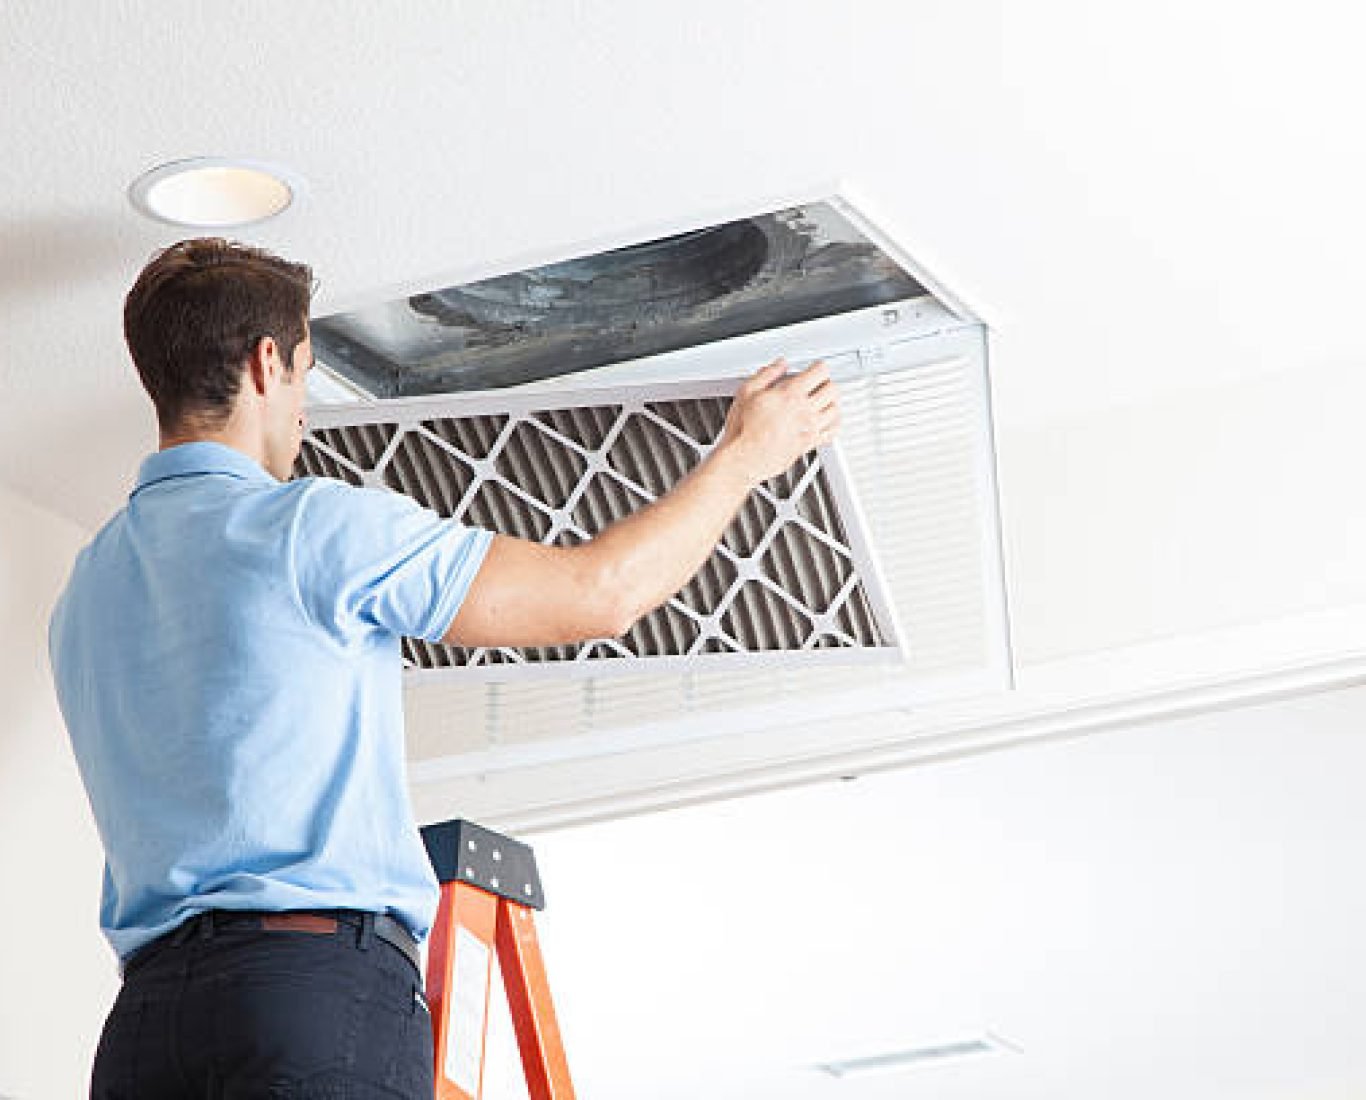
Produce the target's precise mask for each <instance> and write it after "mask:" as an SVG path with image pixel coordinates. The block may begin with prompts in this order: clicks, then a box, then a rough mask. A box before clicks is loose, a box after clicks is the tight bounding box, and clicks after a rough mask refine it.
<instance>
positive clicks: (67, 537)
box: [0, 487, 118, 1100]
mask: <svg viewBox="0 0 1366 1100" xmlns="http://www.w3.org/2000/svg"><path fill="white" fill-rule="evenodd" d="M85 539H86V536H85V533H84V532H83V531H82V530H81V529H80V528H79V527H77V526H76V525H75V524H73V523H71V522H69V521H68V520H65V519H60V518H58V517H57V516H55V515H53V514H52V513H50V512H47V511H45V510H43V509H40V508H37V507H35V506H34V505H32V504H30V503H29V502H28V501H26V500H24V499H23V498H22V497H19V496H18V495H16V494H15V493H13V492H12V491H11V490H9V489H6V488H3V487H0V636H3V637H4V639H5V659H4V660H3V661H0V698H3V699H4V700H5V718H4V720H3V721H2V722H0V883H3V886H2V887H0V990H3V993H4V995H3V996H0V1095H4V1096H14V1097H19V1098H20V1100H46V1098H48V1097H72V1096H80V1095H84V1092H85V1089H86V1082H87V1078H88V1075H89V1068H90V1061H91V1058H92V1057H93V1055H94V1050H95V1044H96V1042H97V1041H98V1038H99V1031H100V1027H101V1025H102V1023H103V1020H104V1014H105V1012H106V1011H107V1009H108V1006H109V1003H110V1002H111V1001H112V999H113V996H114V993H115V991H116V989H117V987H118V973H117V969H116V967H115V964H114V957H113V954H112V953H111V952H110V950H109V948H108V947H107V945H106V944H105V942H104V940H103V938H102V937H101V936H100V934H99V929H98V922H99V885H100V874H101V868H102V856H101V849H100V843H99V837H98V836H97V834H96V832H95V826H94V822H93V820H92V819H91V816H90V812H89V809H88V807H87V805H86V801H85V793H84V791H83V789H82V787H81V783H80V777H79V776H78V774H77V772H76V765H75V761H74V759H73V758H72V755H71V750H70V747H69V744H68V742H67V737H66V731H65V729H64V727H63V726H62V721H61V715H60V714H59V712H58V710H57V701H56V698H55V696H54V694H53V691H52V681H51V676H50V674H49V671H48V662H47V641H46V638H47V618H48V612H49V610H50V608H51V606H52V603H53V601H54V600H55V598H56V596H57V593H58V591H59V590H60V588H61V585H62V583H63V582H64V580H65V578H66V574H67V571H68V569H69V568H70V565H71V561H72V559H73V558H74V556H75V554H76V551H77V550H78V549H79V548H80V546H81V545H82V544H83V542H84V541H85Z"/></svg>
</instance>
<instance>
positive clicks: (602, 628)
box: [593, 592, 650, 638]
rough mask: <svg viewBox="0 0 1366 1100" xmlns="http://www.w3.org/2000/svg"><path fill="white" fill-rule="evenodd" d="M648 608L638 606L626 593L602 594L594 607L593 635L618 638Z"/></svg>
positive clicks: (633, 624) (634, 623)
mask: <svg viewBox="0 0 1366 1100" xmlns="http://www.w3.org/2000/svg"><path fill="white" fill-rule="evenodd" d="M649 610H650V609H649V608H642V607H640V606H639V605H638V604H637V603H636V602H635V601H633V600H631V599H630V598H629V597H628V596H627V595H625V594H623V593H619V592H615V593H607V594H604V596H603V597H602V599H601V601H600V602H599V605H598V607H597V608H596V609H595V611H596V614H595V615H594V623H593V637H595V638H620V637H621V636H622V635H623V634H625V633H627V632H628V631H629V630H630V629H631V628H632V627H633V626H635V625H636V623H637V621H639V619H640V618H641V616H643V615H645V614H646V613H647V612H648V611H649Z"/></svg>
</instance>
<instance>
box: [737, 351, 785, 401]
mask: <svg viewBox="0 0 1366 1100" xmlns="http://www.w3.org/2000/svg"><path fill="white" fill-rule="evenodd" d="M786 370H787V360H786V359H783V358H781V357H779V358H777V359H775V360H773V362H771V363H769V364H768V365H767V366H763V367H760V368H759V369H758V370H757V371H755V372H754V373H753V374H751V375H750V376H749V378H748V379H746V381H745V383H744V385H742V386H741V387H740V390H741V392H742V393H745V394H751V393H757V392H758V391H759V390H764V389H767V388H768V387H769V386H771V385H773V383H774V382H776V381H777V380H778V378H779V377H780V376H781V375H782V374H783V372H784V371H786Z"/></svg>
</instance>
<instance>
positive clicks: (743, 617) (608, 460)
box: [296, 379, 901, 681]
mask: <svg viewBox="0 0 1366 1100" xmlns="http://www.w3.org/2000/svg"><path fill="white" fill-rule="evenodd" d="M735 386H736V380H734V379H729V380H722V381H714V382H701V383H699V382H686V383H674V384H658V385H652V386H642V387H633V388H615V389H612V390H610V391H609V390H585V389H583V388H581V387H579V388H575V389H572V390H568V389H567V390H565V391H564V392H560V393H555V392H550V391H545V390H540V391H538V392H536V393H534V394H521V395H517V394H511V393H507V392H503V393H498V394H487V393H484V394H472V395H445V396H442V397H439V398H416V399H409V400H400V401H388V402H384V403H382V404H370V405H352V406H341V407H330V408H322V409H319V410H317V411H315V412H314V414H313V416H312V426H311V430H310V432H309V434H308V437H307V438H306V440H305V442H304V446H303V449H302V452H301V454H300V456H299V461H298V464H297V468H296V469H297V472H298V473H299V474H304V475H307V474H312V475H317V476H326V477H336V478H340V479H342V480H345V481H349V482H350V483H352V484H354V485H366V486H376V487H383V488H386V489H389V490H392V491H395V492H400V493H405V494H407V495H408V496H410V497H412V498H413V499H414V500H416V501H418V502H419V503H421V504H424V505H426V506H427V507H429V508H432V509H434V510H435V511H437V512H439V513H440V514H442V515H444V516H448V517H452V518H454V519H457V520H459V521H461V522H462V523H465V524H468V525H471V526H477V527H484V528H488V529H491V530H494V531H498V532H501V533H503V534H508V535H516V536H520V537H522V538H525V539H531V540H534V541H537V542H542V543H548V544H557V545H570V544H574V543H577V542H581V541H584V540H587V539H590V538H592V537H593V536H594V535H595V534H597V533H598V532H599V531H601V530H603V529H604V528H605V527H607V526H608V525H609V524H611V523H612V522H614V521H615V520H618V519H621V518H623V517H624V516H627V515H629V514H631V513H632V512H635V511H636V510H638V509H639V508H641V507H643V506H644V505H646V504H648V503H650V502H651V501H653V500H656V499H658V498H659V497H660V496H661V495H663V494H664V493H666V492H667V491H668V490H669V489H670V488H671V487H672V486H674V485H675V484H677V483H678V481H680V480H681V479H682V478H683V477H684V476H685V475H686V474H687V473H688V471H689V470H691V469H692V468H693V467H694V466H695V465H696V464H697V463H698V462H699V461H700V460H701V459H702V458H703V456H705V455H706V454H707V453H708V452H709V451H710V450H711V449H712V447H714V446H715V444H716V442H717V440H718V438H719V437H720V435H721V431H722V428H723V426H724V424H725V416H726V410H727V408H728V406H729V395H730V394H731V393H732V392H733V391H734V388H735ZM403 646H404V656H405V659H406V662H407V665H408V668H409V670H410V675H412V676H415V677H441V676H449V675H451V674H452V673H453V672H456V671H457V670H458V674H459V676H460V678H461V679H469V678H470V677H471V676H475V677H477V678H480V679H485V680H501V681H510V680H517V679H521V678H523V677H527V676H552V677H563V676H576V675H578V676H582V675H592V676H595V677H596V676H599V675H603V674H610V673H615V672H624V671H629V670H631V669H633V668H635V669H638V668H640V667H641V666H642V665H648V667H649V668H651V669H658V670H667V669H668V668H669V667H670V665H678V666H680V667H688V668H691V667H694V664H695V662H706V663H707V665H708V666H712V665H717V666H718V667H724V665H723V664H722V663H723V662H732V663H733V662H736V661H746V662H751V663H752V662H755V661H761V662H762V661H768V662H781V663H786V664H791V663H794V662H803V661H810V660H821V661H829V660H830V659H831V658H836V659H844V660H869V659H883V660H893V659H896V658H899V657H900V655H901V654H900V644H899V635H898V631H897V628H896V625H895V622H894V618H893V615H892V613H891V607H890V604H889V602H888V600H887V597H886V593H885V589H884V586H883V585H882V583H881V580H880V577H879V572H878V569H877V567H876V564H875V561H874V557H873V554H872V550H871V546H870V542H869V540H868V538H867V536H866V533H865V526H864V524H863V522H862V520H861V517H860V513H859V508H858V504H857V501H856V499H855V495H854V492H853V488H852V485H851V483H850V481H849V479H848V478H847V476H846V474H845V470H844V467H843V464H842V463H841V460H840V454H839V451H838V449H837V448H823V449H822V450H821V451H819V452H813V453H811V454H809V455H807V456H806V457H805V458H803V459H802V460H800V461H799V462H798V463H797V464H796V465H795V466H794V467H793V468H792V469H791V470H789V471H788V472H786V473H784V474H783V475H781V476H779V477H777V478H774V479H773V480H771V481H768V482H766V483H764V484H763V485H761V486H759V487H758V488H757V489H756V490H755V491H754V492H753V493H751V494H750V496H749V498H748V499H747V501H746V502H745V504H744V506H743V507H742V508H741V510H740V512H739V514H738V515H737V516H736V518H735V520H734V522H732V523H731V525H730V527H729V528H728V529H727V530H726V532H725V534H724V536H723V538H722V540H721V543H720V545H719V546H718V547H717V549H716V551H715V552H714V553H713V554H712V556H711V557H710V558H709V559H708V560H707V562H706V563H705V564H704V565H703V567H702V569H701V570H700V571H699V573H698V574H697V575H696V577H695V578H694V579H693V580H692V581H691V582H690V583H689V584H688V585H687V586H686V587H685V588H683V589H682V590H681V591H680V592H678V593H677V594H676V595H674V596H673V597H672V598H670V599H669V600H668V601H667V602H666V603H665V604H664V605H663V606H662V607H660V608H659V609H658V610H656V611H654V612H653V613H651V614H649V615H647V616H645V617H644V618H643V619H641V620H640V621H639V622H638V623H637V624H636V625H635V626H634V627H633V628H632V629H631V630H630V631H629V632H628V633H627V634H625V635H624V636H622V637H620V638H599V639H594V640H591V641H589V642H586V643H583V644H578V645H564V646H555V647H544V648H522V649H512V648H479V649H463V648H455V647H449V646H444V645H438V644H432V643H428V642H425V641H420V640H417V639H411V638H409V639H405V640H404V643H403Z"/></svg>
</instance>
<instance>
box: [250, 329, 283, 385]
mask: <svg viewBox="0 0 1366 1100" xmlns="http://www.w3.org/2000/svg"><path fill="white" fill-rule="evenodd" d="M282 366H283V364H282V363H281V362H280V346H279V345H278V344H277V343H276V342H275V337H273V336H262V337H261V339H259V340H257V341H256V346H255V347H254V348H252V349H251V353H250V354H249V355H248V356H247V378H248V379H250V381H251V386H252V389H254V390H255V391H256V392H257V393H258V394H260V395H261V396H262V397H264V396H265V395H266V391H267V389H269V387H270V382H271V376H272V375H273V374H278V373H279V371H280V370H281V368H282Z"/></svg>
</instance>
